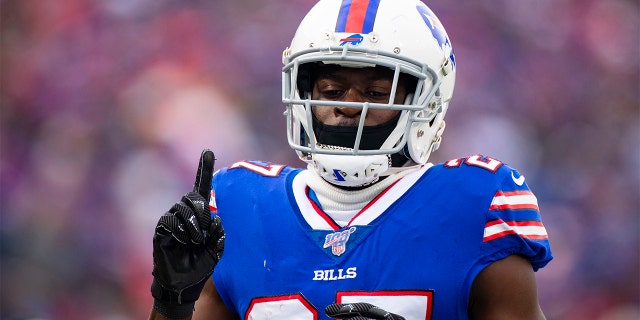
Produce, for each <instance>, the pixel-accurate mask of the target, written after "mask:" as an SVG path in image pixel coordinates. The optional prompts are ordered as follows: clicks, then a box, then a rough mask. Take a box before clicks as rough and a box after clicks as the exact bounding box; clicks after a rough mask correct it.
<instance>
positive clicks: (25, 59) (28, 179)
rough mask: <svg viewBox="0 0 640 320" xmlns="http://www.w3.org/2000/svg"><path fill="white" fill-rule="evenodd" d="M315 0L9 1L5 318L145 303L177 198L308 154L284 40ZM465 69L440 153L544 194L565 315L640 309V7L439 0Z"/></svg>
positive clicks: (551, 301) (553, 269)
mask: <svg viewBox="0 0 640 320" xmlns="http://www.w3.org/2000/svg"><path fill="white" fill-rule="evenodd" d="M314 3H315V1H312V0H269V1H256V0H233V1H205V0H200V1H197V0H99V1H98V0H89V1H88V0H0V11H1V30H0V31H1V32H0V36H1V39H0V41H1V42H0V63H1V65H0V71H1V78H0V104H1V110H0V133H1V136H0V143H1V145H0V178H1V181H0V192H1V193H0V209H1V216H0V217H1V220H0V241H1V242H0V250H1V251H0V253H1V260H0V271H1V273H0V289H1V290H0V291H1V295H0V299H1V300H0V319H72V320H73V319H101V320H121V319H122V320H125V319H144V318H146V316H147V314H148V312H149V310H150V308H151V304H152V299H151V295H150V293H149V286H150V283H151V267H152V257H151V250H152V246H151V240H152V234H153V229H154V227H155V223H156V221H157V218H158V216H159V215H160V214H162V213H163V212H164V211H165V210H167V209H168V208H169V207H170V206H171V204H172V203H173V202H175V201H176V200H177V199H179V197H180V196H181V195H182V194H184V193H185V192H186V191H188V190H190V188H191V187H192V184H193V178H194V172H195V169H196V166H197V161H198V157H199V155H200V151H201V149H202V148H205V147H208V148H211V149H213V150H214V151H215V153H216V156H217V158H218V162H217V166H218V167H221V166H226V165H229V164H231V163H233V162H235V161H238V160H243V159H262V160H271V161H273V162H278V163H285V164H291V165H295V166H300V165H301V164H302V163H301V162H300V161H299V160H297V158H296V157H295V153H294V152H293V151H292V150H290V149H289V147H288V146H287V144H286V137H285V122H284V117H283V116H282V113H283V111H284V107H283V105H282V104H281V102H280V98H281V88H280V81H281V74H280V68H281V53H282V50H283V49H284V48H285V47H286V46H287V45H288V44H289V42H290V40H291V37H292V36H293V33H294V30H295V28H296V27H297V24H298V23H299V21H300V20H301V19H302V17H303V15H304V13H305V12H306V11H307V10H308V9H309V8H311V6H312V5H313V4H314ZM427 3H428V4H429V5H430V6H431V8H432V9H433V10H434V11H435V12H436V14H437V15H438V16H439V17H440V20H441V21H442V22H443V24H444V25H445V27H446V29H447V31H448V33H449V36H450V38H451V39H452V43H453V46H454V50H455V53H456V59H457V63H458V64H457V65H458V77H457V79H458V81H457V85H456V92H455V94H454V100H453V102H452V104H451V107H450V109H449V113H448V115H447V124H448V125H447V131H446V132H445V134H444V143H443V145H442V148H441V149H440V150H439V151H437V152H436V153H435V154H434V155H432V161H434V162H440V161H445V160H448V159H452V158H456V157H461V156H467V155H472V154H476V153H482V154H486V155H491V156H494V157H496V158H498V159H501V160H503V161H504V162H506V163H508V164H510V165H511V166H514V167H516V168H518V169H519V170H520V171H521V172H522V173H523V174H524V175H525V176H526V178H527V181H528V183H529V185H530V187H531V188H532V189H533V191H534V192H535V193H536V194H537V196H538V199H539V202H540V207H541V210H542V214H543V220H544V222H545V224H546V227H547V229H548V231H549V234H550V237H551V243H552V248H553V250H554V254H555V260H553V261H552V262H551V263H550V264H549V265H548V267H546V268H544V269H542V270H541V271H539V272H538V273H537V274H536V276H537V278H538V281H539V288H538V289H539V293H540V300H541V304H542V307H543V309H544V310H545V312H546V315H547V317H548V318H549V319H551V320H556V319H557V320H560V319H569V320H572V319H597V320H608V319H616V320H627V319H638V318H640V310H639V308H640V302H639V291H640V290H639V288H640V279H639V270H640V257H639V255H640V251H639V226H640V220H639V219H640V218H639V217H640V202H639V201H640V200H639V198H640V192H639V182H640V170H639V168H640V148H639V147H640V115H639V112H638V111H639V108H640V106H639V94H638V90H639V89H640V86H639V82H638V81H639V51H640V44H639V38H640V37H639V31H640V30H639V5H638V2H637V1H634V0H600V1H599V0H542V1H516V0H497V1H446V0H432V1H428V2H427Z"/></svg>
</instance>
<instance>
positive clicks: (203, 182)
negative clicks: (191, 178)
mask: <svg viewBox="0 0 640 320" xmlns="http://www.w3.org/2000/svg"><path fill="white" fill-rule="evenodd" d="M215 162H216V157H215V156H214V154H213V151H211V150H209V149H204V150H202V154H200V163H199V164H198V172H197V173H196V182H195V184H194V185H193V192H197V193H199V194H200V195H201V196H202V197H203V198H205V199H206V200H207V204H208V203H209V200H211V179H212V178H213V165H214V164H215Z"/></svg>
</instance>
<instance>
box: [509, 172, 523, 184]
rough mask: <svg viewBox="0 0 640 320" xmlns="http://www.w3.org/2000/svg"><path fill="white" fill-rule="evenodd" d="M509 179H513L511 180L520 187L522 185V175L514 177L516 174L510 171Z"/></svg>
mask: <svg viewBox="0 0 640 320" xmlns="http://www.w3.org/2000/svg"><path fill="white" fill-rule="evenodd" d="M511 179H513V182H515V184H517V185H518V187H522V185H523V184H524V176H520V177H518V178H516V176H514V175H513V171H511Z"/></svg>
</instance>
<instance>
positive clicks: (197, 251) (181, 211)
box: [151, 150, 225, 319]
mask: <svg viewBox="0 0 640 320" xmlns="http://www.w3.org/2000/svg"><path fill="white" fill-rule="evenodd" d="M214 163H215V157H214V155H213V152H211V151H210V150H204V151H202V155H201V156H200V163H199V165H198V173H197V175H196V182H195V184H194V187H193V192H189V193H187V194H185V195H184V196H183V197H182V199H181V200H180V201H179V202H177V203H176V204H174V205H173V207H171V209H170V210H169V212H167V213H165V214H164V215H162V216H161V217H160V220H159V221H158V225H157V226H156V230H155V234H154V236H153V277H154V278H153V283H152V284H151V294H152V295H153V298H154V304H153V306H154V308H155V309H156V311H157V312H158V313H160V314H161V315H162V316H164V317H166V318H170V319H176V318H177V319H180V318H186V317H188V316H189V315H191V313H193V306H194V305H195V301H196V300H198V297H199V296H200V291H202V288H203V287H204V284H205V282H206V281H207V279H208V278H209V277H210V276H211V273H213V268H214V267H215V265H216V264H217V263H218V261H219V260H220V258H221V256H222V251H223V249H224V239H225V233H224V229H223V228H222V223H221V221H220V217H218V216H215V217H214V218H213V219H211V212H210V211H209V200H210V198H211V178H212V177H213V165H214Z"/></svg>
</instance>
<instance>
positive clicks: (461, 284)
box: [151, 0, 552, 320]
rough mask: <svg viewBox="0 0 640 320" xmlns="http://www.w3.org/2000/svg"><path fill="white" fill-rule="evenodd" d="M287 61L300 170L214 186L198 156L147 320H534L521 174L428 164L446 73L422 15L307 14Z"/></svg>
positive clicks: (290, 125) (451, 66)
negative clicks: (194, 178) (333, 319)
mask: <svg viewBox="0 0 640 320" xmlns="http://www.w3.org/2000/svg"><path fill="white" fill-rule="evenodd" d="M283 63H284V67H283V78H282V79H283V84H282V85H283V91H282V92H283V97H282V100H283V102H284V104H285V106H286V112H285V116H286V124H287V137H288V141H289V145H290V146H291V147H292V148H293V149H294V150H295V151H296V152H297V154H298V155H299V157H300V159H301V160H302V161H304V162H305V163H306V164H307V166H306V168H304V169H300V168H292V167H288V166H283V165H278V164H274V163H269V162H261V161H242V162H238V163H235V164H233V165H231V166H229V167H227V168H223V169H220V170H219V171H217V172H216V173H215V174H214V173H213V171H214V169H213V163H214V156H213V153H212V152H211V151H208V150H205V151H204V152H203V153H202V156H201V160H200V166H199V168H198V174H197V178H196V183H195V186H194V191H193V192H189V193H187V194H186V195H185V196H184V197H183V198H182V199H181V201H179V202H178V203H176V204H175V205H174V206H173V207H172V208H171V209H170V210H169V211H168V212H167V213H165V214H164V215H163V216H162V217H161V218H160V221H159V223H158V226H157V228H156V233H155V236H154V241H153V243H154V254H153V256H154V271H153V275H154V281H153V284H152V287H151V291H152V294H153V297H154V301H155V302H154V308H153V310H152V312H151V319H166V318H168V319H183V318H187V319H188V318H192V319H240V318H241V319H256V320H262V319H265V320H266V319H330V318H339V319H447V320H450V319H544V315H543V312H542V310H541V308H540V306H539V303H538V298H537V289H536V282H535V277H534V272H535V271H536V270H538V269H539V268H542V267H544V266H545V265H546V264H547V263H548V262H549V261H550V260H551V259H552V255H551V249H550V246H549V241H548V236H547V232H546V230H545V227H544V225H543V224H542V222H541V219H540V213H539V208H538V203H537V200H536V197H535V195H534V194H533V193H532V192H531V190H530V189H529V187H528V185H527V184H526V183H525V179H524V176H523V175H521V174H520V173H519V172H518V171H516V170H515V169H514V168H511V167H509V166H507V165H506V164H504V163H503V162H501V161H500V160H498V159H494V158H491V157H488V156H483V155H470V156H466V157H461V158H457V159H452V160H450V161H447V162H445V163H440V164H431V163H429V162H428V158H429V155H430V154H431V152H433V151H435V150H436V149H437V148H438V146H439V144H440V142H441V136H442V132H443V130H444V128H445V122H444V116H445V114H446V112H447V109H448V107H449V102H450V100H451V98H452V95H453V88H454V83H455V76H456V60H455V55H454V51H453V47H452V44H451V41H450V39H449V37H448V35H447V33H446V31H445V29H444V28H443V26H442V24H441V23H440V21H439V20H438V18H437V17H436V15H435V14H434V13H433V12H432V11H431V10H430V9H429V8H428V7H427V6H426V5H425V4H424V3H423V2H421V1H418V0H320V1H319V2H318V3H317V4H316V5H315V6H314V7H313V8H312V9H311V11H310V12H309V13H308V14H307V16H306V17H305V18H304V19H303V21H302V22H301V24H300V26H299V28H298V30H297V32H296V33H295V36H294V37H293V40H292V42H291V45H290V46H289V47H288V48H287V49H285V50H284V53H283ZM223 225H224V229H223V227H222V226H223Z"/></svg>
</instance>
